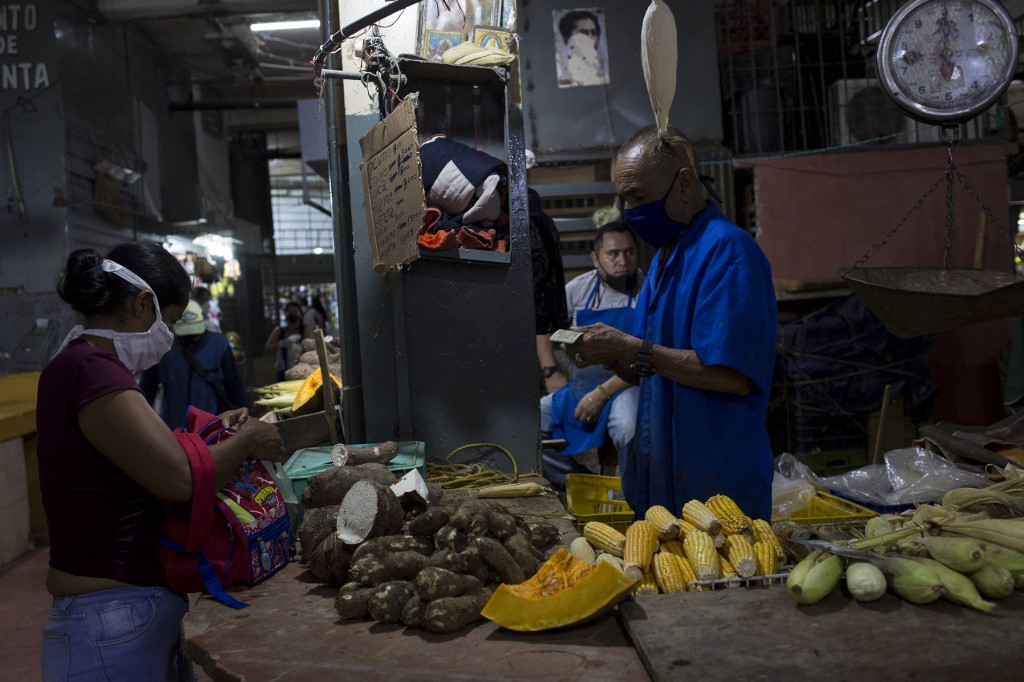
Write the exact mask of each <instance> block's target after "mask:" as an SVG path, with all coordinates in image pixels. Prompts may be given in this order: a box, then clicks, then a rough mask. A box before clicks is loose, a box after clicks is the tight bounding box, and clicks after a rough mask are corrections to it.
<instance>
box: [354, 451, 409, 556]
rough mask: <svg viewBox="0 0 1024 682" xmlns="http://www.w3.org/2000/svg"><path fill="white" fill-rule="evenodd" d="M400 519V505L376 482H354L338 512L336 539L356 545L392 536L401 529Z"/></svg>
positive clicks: (401, 515)
mask: <svg viewBox="0 0 1024 682" xmlns="http://www.w3.org/2000/svg"><path fill="white" fill-rule="evenodd" d="M364 466H365V465H364ZM344 468H347V467H342V469H344ZM403 518H404V517H403V514H402V503H401V502H400V501H399V500H398V498H397V497H395V494H394V493H393V492H391V489H390V488H388V487H387V486H385V485H381V484H380V483H377V482H376V481H369V480H364V481H356V482H355V483H354V484H352V487H351V488H350V489H349V491H348V492H347V493H346V494H345V498H344V499H343V500H342V501H341V508H340V509H339V510H338V537H339V538H341V539H342V540H343V541H345V542H347V543H348V544H350V545H357V544H359V543H361V542H363V541H365V540H369V539H370V538H375V537H378V536H381V535H393V534H395V533H397V532H398V531H399V530H400V529H401V528H402V521H403Z"/></svg>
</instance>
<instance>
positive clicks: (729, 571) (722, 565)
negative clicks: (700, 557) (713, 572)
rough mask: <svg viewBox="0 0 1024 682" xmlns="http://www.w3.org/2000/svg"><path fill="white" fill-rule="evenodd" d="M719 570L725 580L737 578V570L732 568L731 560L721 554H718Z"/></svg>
mask: <svg viewBox="0 0 1024 682" xmlns="http://www.w3.org/2000/svg"><path fill="white" fill-rule="evenodd" d="M718 570H719V571H720V572H721V573H722V577H723V578H735V577H737V574H736V569H735V568H733V567H732V564H731V563H729V560H728V559H727V558H726V557H725V555H724V554H722V553H721V552H719V553H718Z"/></svg>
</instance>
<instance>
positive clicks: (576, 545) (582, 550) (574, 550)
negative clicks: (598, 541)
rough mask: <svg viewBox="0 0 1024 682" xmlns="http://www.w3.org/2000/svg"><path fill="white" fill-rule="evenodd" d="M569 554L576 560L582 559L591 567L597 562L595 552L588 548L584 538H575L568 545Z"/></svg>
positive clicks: (588, 544) (588, 545)
mask: <svg viewBox="0 0 1024 682" xmlns="http://www.w3.org/2000/svg"><path fill="white" fill-rule="evenodd" d="M569 554H572V555H573V556H574V557H576V558H577V559H582V560H583V561H586V562H587V563H588V564H591V565H593V564H594V562H596V561H597V552H595V551H594V548H593V547H591V546H590V543H589V542H587V539H586V538H582V537H581V538H576V539H575V540H573V541H572V542H571V543H569Z"/></svg>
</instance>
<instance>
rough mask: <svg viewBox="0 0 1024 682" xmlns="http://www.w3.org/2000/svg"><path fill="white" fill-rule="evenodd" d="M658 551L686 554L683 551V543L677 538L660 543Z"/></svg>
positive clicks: (683, 555) (679, 554) (677, 554)
mask: <svg viewBox="0 0 1024 682" xmlns="http://www.w3.org/2000/svg"><path fill="white" fill-rule="evenodd" d="M658 551H659V552H668V553H669V554H675V555H676V556H682V557H685V556H686V552H685V551H683V543H682V542H681V541H679V540H669V541H668V542H663V543H661V548H660V549H659V550H658Z"/></svg>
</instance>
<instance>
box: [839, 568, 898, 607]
mask: <svg viewBox="0 0 1024 682" xmlns="http://www.w3.org/2000/svg"><path fill="white" fill-rule="evenodd" d="M887 587H888V586H887V585H886V582H885V576H884V575H882V571H881V570H880V569H879V568H878V567H877V566H875V565H874V564H873V563H871V562H870V561H851V562H850V563H849V565H847V567H846V588H847V589H848V590H850V594H851V595H852V596H853V598H854V599H856V600H857V601H859V602H872V601H875V600H877V599H881V598H882V595H884V594H885V591H886V589H887Z"/></svg>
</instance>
